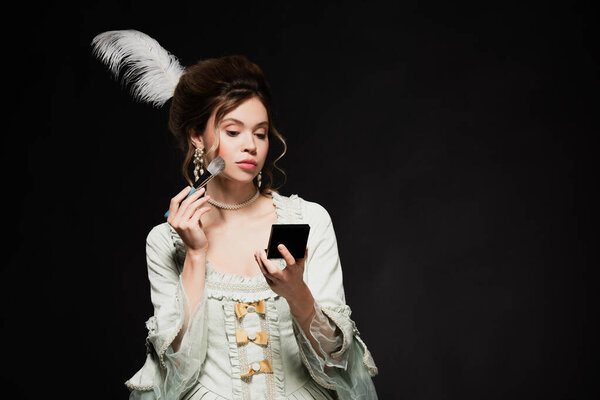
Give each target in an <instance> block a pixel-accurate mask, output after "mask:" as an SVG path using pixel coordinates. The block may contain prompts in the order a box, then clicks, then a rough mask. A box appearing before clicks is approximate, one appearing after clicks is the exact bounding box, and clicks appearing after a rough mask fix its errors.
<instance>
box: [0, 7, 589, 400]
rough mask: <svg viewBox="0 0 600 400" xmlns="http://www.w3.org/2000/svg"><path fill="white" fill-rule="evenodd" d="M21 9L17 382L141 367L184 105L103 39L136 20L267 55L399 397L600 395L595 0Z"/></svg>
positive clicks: (189, 44)
mask: <svg viewBox="0 0 600 400" xmlns="http://www.w3.org/2000/svg"><path fill="white" fill-rule="evenodd" d="M4 18H5V24H4V28H3V39H4V40H3V42H4V46H3V47H4V48H3V51H6V52H7V53H6V57H5V59H4V71H5V72H4V77H5V89H7V90H6V92H5V93H4V98H5V102H6V103H5V104H6V105H5V106H4V107H3V109H4V110H6V111H5V112H6V113H7V114H5V116H6V117H8V118H7V119H8V121H9V122H8V124H7V125H5V131H4V132H3V146H2V164H3V165H2V172H3V175H4V178H3V184H4V186H5V188H7V190H6V191H3V192H4V198H5V201H6V202H5V206H4V207H5V208H4V209H5V215H6V218H5V225H4V226H5V230H6V237H8V239H9V240H8V241H5V243H6V244H7V248H6V251H7V253H8V262H4V263H2V264H3V266H2V268H3V273H2V287H3V289H2V300H3V305H4V307H3V312H2V313H3V317H2V331H3V339H2V343H3V362H4V368H3V373H2V387H3V392H5V393H6V391H9V390H16V394H15V395H13V396H12V397H11V398H40V396H48V395H52V394H56V395H58V396H59V398H94V399H95V398H99V399H100V398H103V399H104V398H111V399H117V398H126V396H127V393H128V390H127V389H126V387H125V386H124V384H123V382H124V381H125V380H126V379H128V378H129V377H131V376H132V375H133V374H134V373H135V372H136V371H137V370H138V369H139V368H140V367H141V365H142V363H143V359H144V352H145V348H144V339H145V335H146V331H145V327H144V321H145V320H146V319H147V318H148V317H149V316H150V315H151V312H152V307H151V303H150V297H149V285H148V281H147V277H146V266H145V238H146V235H147V233H148V232H149V230H150V229H151V227H152V226H154V225H156V224H158V223H161V222H163V218H162V217H161V216H162V214H163V213H164V211H165V210H166V208H167V205H168V201H169V199H170V198H171V197H172V196H173V195H174V194H175V193H177V192H178V191H179V190H180V189H181V188H183V186H184V184H185V182H184V180H183V178H181V177H180V174H179V163H180V160H181V157H180V154H179V150H178V149H177V146H176V143H175V141H174V139H173V138H172V137H171V135H170V133H169V132H168V130H167V127H166V122H167V108H166V107H165V108H162V109H154V108H152V107H150V106H148V105H146V104H141V103H136V102H135V101H133V100H132V99H131V97H130V96H129V94H128V93H127V91H126V90H124V89H123V88H122V87H121V86H120V85H119V83H118V82H116V81H115V80H114V79H113V78H112V77H111V76H110V74H109V73H108V70H107V69H106V68H105V67H104V66H103V65H101V64H100V63H99V62H98V61H97V60H96V59H94V58H93V57H92V55H91V52H90V46H89V43H90V42H91V40H92V38H93V37H94V36H95V35H96V34H98V33H100V32H103V31H106V30H112V29H129V28H132V29H138V30H141V31H143V32H145V33H147V34H149V35H150V36H152V37H154V38H156V39H157V40H158V41H159V42H160V43H161V44H162V45H163V46H164V47H165V48H167V49H168V50H169V51H171V52H172V53H174V54H175V55H177V56H178V57H179V58H180V60H181V62H182V64H184V65H190V64H192V63H194V62H195V61H197V60H199V59H204V58H210V57H219V56H222V55H228V54H243V55H246V56H247V57H248V58H249V59H251V60H252V61H254V62H256V63H258V64H259V65H260V66H261V67H262V68H263V70H264V71H265V73H266V75H267V78H268V80H269V81H270V84H271V86H272V88H273V95H274V102H275V113H276V114H275V121H276V125H277V127H278V128H279V130H280V131H281V132H282V134H283V135H284V136H285V137H286V138H287V140H288V145H289V151H288V153H287V154H286V156H285V157H284V159H283V160H282V161H281V163H280V164H281V165H282V167H283V168H284V169H285V171H286V173H287V174H288V180H287V182H286V184H285V185H284V186H283V187H282V188H281V189H280V193H282V194H284V195H290V194H293V193H298V194H299V195H300V196H301V197H303V198H305V199H307V200H310V201H316V202H318V203H320V204H322V205H323V206H324V207H325V208H326V209H327V210H328V211H329V213H330V215H331V217H332V219H333V222H334V227H335V229H336V234H337V238H338V246H339V251H340V257H341V260H342V266H343V269H344V282H345V287H346V295H347V300H348V304H349V305H350V306H351V307H352V309H353V319H354V320H355V321H356V322H357V325H358V328H359V329H360V331H361V334H362V337H363V339H364V340H365V342H366V343H367V344H368V346H369V348H370V350H371V352H372V353H373V356H374V358H375V361H376V363H377V366H378V367H379V370H380V374H379V376H377V377H376V378H375V380H374V382H375V384H376V387H377V390H378V393H379V396H380V398H381V399H411V400H412V399H481V398H492V399H516V398H518V399H531V398H536V399H537V398H544V399H587V398H595V395H597V389H596V387H595V384H594V382H593V381H592V380H590V379H589V378H590V373H589V371H590V370H591V369H592V368H593V367H594V366H595V359H596V357H595V353H596V351H597V344H596V337H597V333H598V332H597V330H596V328H595V320H596V316H597V312H596V310H595V309H594V308H593V307H592V305H591V304H592V303H593V300H594V299H595V297H596V296H595V287H596V279H597V273H596V271H595V268H593V266H592V260H593V259H595V258H596V257H595V256H593V254H592V251H591V250H593V248H596V247H597V246H596V242H592V237H593V236H594V237H595V235H592V230H593V228H595V225H594V224H593V223H592V220H593V218H595V217H596V211H595V203H594V201H593V199H592V193H593V189H594V188H595V187H596V186H597V178H596V175H595V174H594V172H593V169H592V166H593V162H592V159H593V158H594V157H595V153H596V151H595V149H594V148H593V147H592V146H593V144H594V139H595V135H596V134H597V133H598V129H597V128H598V123H597V114H598V112H597V110H598V105H597V101H596V98H597V91H598V53H597V51H596V49H597V42H596V41H594V40H593V39H592V38H593V37H594V33H597V32H594V31H595V26H594V25H595V24H596V23H597V14H596V13H595V12H594V11H593V10H592V9H591V8H590V7H589V5H588V4H586V3H583V2H559V3H553V2H545V3H541V2H540V3H528V2H525V3H524V2H506V1H503V2H478V3H469V4H467V3H460V4H457V3H455V2H441V1H438V2H436V3H424V2H401V4H396V3H395V2H394V3H393V2H374V1H354V2H323V3H319V2H314V3H311V2H306V1H303V2H283V1H272V2H267V3H264V2H253V1H244V2H233V3H231V2H204V1H193V2H175V1H171V2H164V3H160V4H155V3H150V2H146V1H130V2H126V1H121V2H117V1H102V2H87V3H84V4H80V5H76V4H75V3H73V5H70V6H67V5H51V4H44V5H36V4H34V3H20V4H16V8H15V9H14V10H13V11H11V12H6V13H5V14H4ZM13 23H14V24H15V25H14V26H16V28H13V27H10V28H9V26H10V24H13ZM592 246H593V247H592ZM594 254H595V252H594Z"/></svg>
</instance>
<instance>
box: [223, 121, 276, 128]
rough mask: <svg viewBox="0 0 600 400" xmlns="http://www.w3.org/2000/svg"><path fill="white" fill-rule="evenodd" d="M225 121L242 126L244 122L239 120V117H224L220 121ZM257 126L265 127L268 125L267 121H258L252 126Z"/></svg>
mask: <svg viewBox="0 0 600 400" xmlns="http://www.w3.org/2000/svg"><path fill="white" fill-rule="evenodd" d="M226 121H232V122H235V123H236V124H239V125H242V126H244V123H243V122H242V121H240V120H239V119H235V118H225V119H224V120H223V121H221V122H226ZM259 126H266V127H267V128H268V127H269V123H268V122H267V121H263V122H259V123H258V124H256V125H255V126H254V128H253V129H256V128H258V127H259Z"/></svg>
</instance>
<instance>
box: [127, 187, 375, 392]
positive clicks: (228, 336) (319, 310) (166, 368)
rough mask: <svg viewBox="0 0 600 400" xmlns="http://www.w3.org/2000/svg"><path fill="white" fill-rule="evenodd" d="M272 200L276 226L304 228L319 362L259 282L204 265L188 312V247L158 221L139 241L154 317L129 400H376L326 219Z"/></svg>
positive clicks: (307, 205)
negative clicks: (201, 286)
mask: <svg viewBox="0 0 600 400" xmlns="http://www.w3.org/2000/svg"><path fill="white" fill-rule="evenodd" d="M272 195H273V205H274V207H275V210H276V213H277V223H278V224H284V223H307V224H309V225H310V234H309V238H308V244H307V247H308V255H307V258H306V261H305V270H304V280H305V282H306V283H307V285H308V287H309V288H310V290H311V293H312V295H313V297H314V298H315V310H316V313H315V317H314V318H313V320H312V322H311V325H310V333H311V334H312V336H313V338H314V339H315V340H316V341H317V343H318V344H319V348H320V353H321V356H319V355H317V352H316V351H315V349H314V348H313V347H312V346H311V344H310V341H309V340H308V338H307V337H306V335H305V333H304V332H303V330H302V328H301V327H300V324H299V323H298V322H297V321H296V319H295V318H294V317H293V316H292V314H291V312H290V309H289V306H288V304H287V301H286V300H285V299H284V298H283V297H280V296H279V295H277V294H276V293H274V292H273V291H272V290H271V289H270V287H269V285H268V284H267V282H266V280H265V278H264V276H263V275H262V274H257V275H255V276H254V277H247V276H242V275H236V274H226V273H222V272H220V271H218V266H214V265H212V264H211V263H210V261H207V264H206V283H205V290H204V297H203V299H202V301H201V302H200V304H199V305H198V306H197V307H196V309H195V310H189V309H188V306H187V301H186V294H185V291H184V289H183V283H182V281H181V275H180V274H181V272H182V269H183V262H184V260H185V253H186V249H185V245H184V243H183V241H182V240H181V238H180V237H179V235H178V234H177V232H176V231H175V230H174V229H173V228H172V227H171V226H170V225H169V224H168V223H167V222H164V223H162V224H159V225H157V226H155V227H154V228H153V229H152V230H151V231H150V233H149V234H148V237H147V242H146V255H147V263H148V277H149V280H150V286H151V299H152V303H153V305H154V315H153V316H152V317H150V319H149V320H148V321H147V322H146V327H147V329H148V337H147V339H146V348H147V354H146V362H145V364H144V366H143V367H142V368H141V369H140V370H139V371H138V372H137V373H136V374H135V375H134V376H133V377H132V378H131V379H129V380H128V381H127V382H126V383H125V384H126V385H127V387H128V388H129V389H130V390H131V394H130V399H144V400H145V399H186V400H191V399H194V400H196V399H207V400H208V399H210V400H212V399H218V400H224V399H236V400H237V399H239V400H249V399H261V400H262V399H273V400H281V399H336V398H340V399H365V400H366V399H369V400H370V399H376V398H377V395H376V392H375V387H374V385H373V382H372V380H371V377H372V376H375V375H376V374H377V367H376V366H375V363H374V361H373V358H372V357H371V354H370V352H369V350H368V349H367V347H366V345H365V343H364V342H363V341H362V340H361V338H360V334H359V331H358V330H357V329H356V325H355V323H354V321H352V320H351V319H350V313H351V311H350V308H349V307H348V305H347V304H346V301H345V295H344V287H343V282H342V269H341V264H340V259H339V255H338V249H337V241H336V236H335V232H334V229H333V225H332V222H331V218H330V216H329V214H328V212H327V211H326V210H325V208H323V207H322V206H321V205H319V204H317V203H315V202H310V201H307V200H304V199H302V198H301V197H299V196H298V195H295V194H294V195H291V196H289V197H287V196H283V195H280V194H279V193H277V192H272ZM277 260H278V261H277V262H278V263H279V268H284V267H285V261H284V260H283V259H277ZM186 313H187V316H188V318H189V324H188V326H187V330H186V331H185V332H184V335H183V338H182V340H181V345H180V348H179V350H178V351H177V352H174V351H173V348H172V346H171V344H172V342H173V340H174V339H175V337H176V336H177V335H178V334H179V333H180V330H181V329H182V327H183V323H184V320H185V317H186ZM334 331H335V334H332V333H331V332H334Z"/></svg>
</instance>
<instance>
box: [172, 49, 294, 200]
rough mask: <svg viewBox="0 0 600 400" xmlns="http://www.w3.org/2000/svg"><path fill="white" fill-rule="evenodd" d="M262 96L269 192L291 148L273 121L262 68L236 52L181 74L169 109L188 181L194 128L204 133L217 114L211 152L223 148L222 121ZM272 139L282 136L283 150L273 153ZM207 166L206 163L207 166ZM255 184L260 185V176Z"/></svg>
mask: <svg viewBox="0 0 600 400" xmlns="http://www.w3.org/2000/svg"><path fill="white" fill-rule="evenodd" d="M254 97H256V98H258V99H259V100H260V101H261V102H262V104H263V105H264V107H265V109H266V110H267V116H268V123H269V128H268V137H269V152H268V154H267V160H266V162H265V165H264V167H263V170H262V176H261V188H260V191H261V193H263V194H265V193H269V192H270V191H271V190H272V189H277V188H273V187H272V186H273V182H274V181H273V171H274V169H277V170H278V171H280V172H281V173H282V174H283V176H284V179H285V177H286V174H285V172H284V171H283V170H282V169H281V168H279V167H278V166H276V165H275V163H276V162H277V161H278V160H279V159H281V158H282V157H283V155H284V154H285V153H286V151H287V144H286V142H285V139H284V138H283V137H282V136H281V134H280V133H279V132H278V131H277V129H276V128H275V125H274V124H273V113H272V107H271V89H270V87H269V84H268V82H267V80H266V79H265V76H264V73H263V71H262V70H261V68H260V67H259V66H258V65H256V64H254V63H253V62H251V61H249V60H248V59H247V58H246V57H244V56H239V55H232V56H225V57H220V58H211V59H206V60H202V61H199V62H197V63H196V64H194V65H192V66H189V67H187V68H186V69H185V72H184V73H183V75H182V76H181V78H180V80H179V83H178V84H177V87H176V88H175V93H174V95H173V98H172V101H171V108H170V112H169V129H170V130H171V132H172V133H173V135H175V137H176V138H177V139H178V142H179V145H180V147H181V149H182V150H183V153H184V160H183V164H182V166H181V171H182V173H183V176H184V178H185V179H186V181H187V182H188V183H189V184H190V185H193V182H192V180H191V179H190V175H189V169H190V162H191V159H192V157H193V155H194V145H193V144H192V142H191V140H190V132H192V131H194V132H199V133H202V132H204V130H205V129H206V125H207V122H208V120H209V118H210V116H211V115H212V113H213V112H214V111H215V110H216V114H215V132H217V134H216V135H215V143H214V144H213V146H212V147H211V148H210V149H208V150H207V152H211V151H216V150H217V149H218V148H219V134H218V132H219V130H218V125H219V122H220V121H221V120H222V119H223V117H224V116H225V115H226V114H227V113H229V112H230V111H232V110H234V109H235V108H236V107H238V106H239V105H240V104H242V103H243V102H244V101H246V100H248V99H251V98H254ZM272 139H278V140H279V141H280V143H281V145H282V147H283V148H282V151H281V154H279V156H277V157H273V156H272V154H271V153H272V151H271V149H272V147H273V146H272V145H271V143H274V141H273V140H272ZM205 167H206V166H205ZM284 182H285V181H284ZM254 184H255V185H256V186H257V187H258V183H257V182H256V179H254Z"/></svg>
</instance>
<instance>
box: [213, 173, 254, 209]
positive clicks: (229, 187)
mask: <svg viewBox="0 0 600 400" xmlns="http://www.w3.org/2000/svg"><path fill="white" fill-rule="evenodd" d="M255 193H256V186H254V184H253V183H252V182H247V183H246V182H236V181H231V180H225V179H219V177H218V176H216V177H215V179H212V180H211V181H210V182H208V184H207V185H206V194H208V195H210V198H211V199H212V200H214V201H216V202H219V203H225V204H240V203H243V202H244V201H246V200H248V199H249V198H251V197H252V196H254V194H255Z"/></svg>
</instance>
